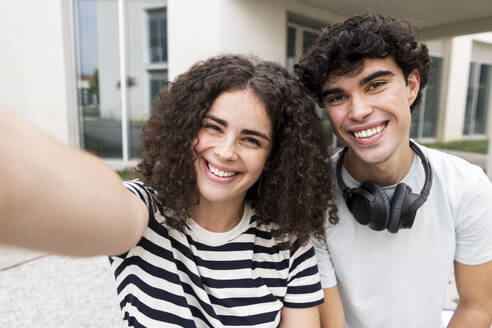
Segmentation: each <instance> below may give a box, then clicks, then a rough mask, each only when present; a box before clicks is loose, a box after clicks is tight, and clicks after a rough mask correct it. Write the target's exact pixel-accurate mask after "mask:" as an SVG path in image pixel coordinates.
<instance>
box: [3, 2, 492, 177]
mask: <svg viewBox="0 0 492 328" xmlns="http://www.w3.org/2000/svg"><path fill="white" fill-rule="evenodd" d="M343 18H344V17H341V16H339V15H336V14H334V13H333V12H331V11H329V10H326V9H322V8H320V7H319V6H315V5H310V4H309V2H306V1H302V0H275V1H261V0H248V1H245V0H210V1H199V0H167V1H166V0H97V1H96V0H50V1H35V0H22V1H4V2H2V3H1V4H0V42H2V47H1V50H0V71H1V72H2V77H3V79H1V80H0V87H1V89H0V90H2V92H1V93H0V105H1V106H2V107H6V108H9V109H11V110H14V111H15V112H17V113H19V114H20V115H22V116H23V117H25V118H26V119H28V120H29V121H31V122H33V123H34V124H36V125H38V126H40V127H41V128H42V129H44V130H46V131H48V132H49V133H51V134H52V135H54V136H55V137H56V138H58V139H60V140H62V141H63V142H64V143H66V144H69V145H72V146H75V147H80V148H83V149H86V150H88V151H90V152H93V153H95V154H96V155H98V156H99V157H101V158H103V159H105V160H106V161H107V162H108V163H110V164H111V165H112V166H114V167H115V168H119V167H124V166H128V165H132V164H134V163H135V162H136V161H137V160H138V157H139V155H140V146H139V140H138V133H139V131H140V129H141V127H142V124H143V122H144V121H145V120H146V118H147V117H148V116H149V115H150V113H151V110H152V109H151V108H152V100H153V99H154V97H155V96H156V94H157V93H158V91H159V90H160V88H161V87H162V86H163V85H164V84H165V83H166V81H168V80H169V81H172V80H173V79H174V78H175V77H176V76H177V75H178V74H180V73H181V72H184V71H185V70H187V69H188V68H189V67H190V65H191V64H193V63H194V62H196V61H198V60H202V59H205V58H207V57H209V56H213V55H217V54H221V53H229V52H234V53H245V54H254V55H257V56H260V57H261V58H264V59H268V60H273V61H276V62H279V63H281V64H283V65H285V66H286V67H287V68H288V69H290V70H292V67H293V65H294V63H295V62H296V61H297V60H298V58H299V57H300V55H301V54H302V52H303V51H304V50H305V49H306V48H308V47H309V46H310V45H311V44H312V43H313V41H314V40H315V39H316V37H317V35H318V34H319V32H320V30H321V28H322V26H323V25H326V24H328V23H332V22H337V21H340V20H342V19H343ZM423 41H425V42H426V43H427V45H428V47H429V50H430V54H431V56H432V74H431V78H430V80H429V83H428V86H427V88H426V89H425V90H424V97H423V101H422V103H421V105H420V106H419V108H418V110H417V111H416V112H415V113H414V115H413V117H412V120H413V122H412V127H411V135H412V137H414V138H416V139H419V140H429V141H430V140H436V141H449V140H458V139H464V138H486V137H488V136H490V134H491V130H492V113H491V112H492V33H482V34H475V35H466V36H458V37H449V38H443V39H437V40H423ZM122 81H124V82H123V83H122ZM320 115H322V116H323V117H324V118H326V117H325V116H324V113H323V112H322V111H320ZM326 130H327V134H328V137H329V138H331V140H332V143H333V144H335V143H336V140H335V138H333V136H332V135H331V134H330V133H329V131H330V127H329V123H328V122H326Z"/></svg>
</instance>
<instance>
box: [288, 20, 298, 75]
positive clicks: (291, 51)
mask: <svg viewBox="0 0 492 328" xmlns="http://www.w3.org/2000/svg"><path fill="white" fill-rule="evenodd" d="M295 61H296V29H295V28H294V27H291V26H288V27H287V67H286V68H287V70H288V71H289V72H293V71H294V64H295Z"/></svg>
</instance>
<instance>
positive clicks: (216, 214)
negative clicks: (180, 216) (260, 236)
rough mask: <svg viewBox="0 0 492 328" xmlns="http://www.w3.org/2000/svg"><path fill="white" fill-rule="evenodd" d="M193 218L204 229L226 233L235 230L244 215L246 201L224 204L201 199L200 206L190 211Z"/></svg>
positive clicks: (195, 206) (193, 207)
mask: <svg viewBox="0 0 492 328" xmlns="http://www.w3.org/2000/svg"><path fill="white" fill-rule="evenodd" d="M188 212H189V214H190V216H191V218H192V219H193V220H194V221H195V222H196V223H198V224H199V225H200V226H202V227H203V228H205V229H207V230H209V231H213V232H226V231H229V230H231V229H232V228H234V227H235V226H236V225H237V224H238V223H239V221H241V218H242V216H243V213H244V199H242V200H240V201H227V202H224V203H217V202H209V201H207V200H205V199H200V203H199V204H198V205H194V206H192V207H191V208H190V209H189V210H188Z"/></svg>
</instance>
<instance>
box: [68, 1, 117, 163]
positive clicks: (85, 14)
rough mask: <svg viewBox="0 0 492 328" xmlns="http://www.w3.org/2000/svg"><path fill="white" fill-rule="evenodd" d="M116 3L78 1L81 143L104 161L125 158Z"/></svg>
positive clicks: (76, 3)
mask: <svg viewBox="0 0 492 328" xmlns="http://www.w3.org/2000/svg"><path fill="white" fill-rule="evenodd" d="M117 9H118V8H117V1H116V0H106V1H93V0H76V1H75V17H76V21H77V26H76V27H77V29H76V31H77V32H76V33H77V34H76V39H77V63H78V76H77V79H78V83H77V86H78V104H79V113H80V117H81V121H80V125H81V129H80V130H81V143H82V147H83V148H85V149H86V150H88V151H90V152H92V153H94V154H96V155H97V156H100V157H104V158H121V157H122V146H121V144H122V143H121V104H120V92H119V57H118V41H117V40H118V11H117Z"/></svg>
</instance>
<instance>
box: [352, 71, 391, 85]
mask: <svg viewBox="0 0 492 328" xmlns="http://www.w3.org/2000/svg"><path fill="white" fill-rule="evenodd" d="M385 75H395V74H393V72H391V71H376V72H374V73H371V74H369V75H368V76H366V77H365V78H363V79H362V80H360V81H359V85H360V86H363V85H364V84H366V83H367V82H369V81H371V80H374V79H376V78H378V77H381V76H385Z"/></svg>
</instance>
